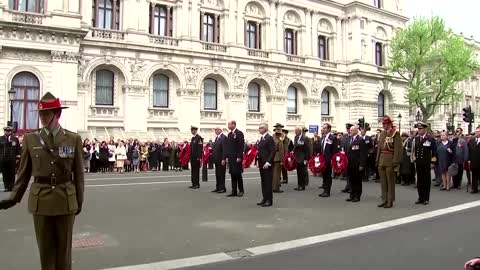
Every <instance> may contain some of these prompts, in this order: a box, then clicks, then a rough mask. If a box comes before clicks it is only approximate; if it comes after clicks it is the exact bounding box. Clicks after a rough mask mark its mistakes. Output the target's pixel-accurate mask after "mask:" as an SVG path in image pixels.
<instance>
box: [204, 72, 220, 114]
mask: <svg viewBox="0 0 480 270" xmlns="http://www.w3.org/2000/svg"><path fill="white" fill-rule="evenodd" d="M207 81H212V82H215V93H207V92H206V91H205V89H207V88H206V87H205V83H206V82H207ZM207 94H208V95H212V96H213V95H214V96H215V107H210V108H207V107H206V104H205V96H206V95H207ZM203 109H204V110H206V111H216V110H218V82H217V80H215V79H212V78H205V79H204V80H203Z"/></svg>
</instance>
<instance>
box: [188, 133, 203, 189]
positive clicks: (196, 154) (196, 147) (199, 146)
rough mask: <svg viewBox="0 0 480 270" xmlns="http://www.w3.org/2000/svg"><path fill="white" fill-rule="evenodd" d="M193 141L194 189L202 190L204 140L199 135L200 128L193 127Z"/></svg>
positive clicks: (191, 150)
mask: <svg viewBox="0 0 480 270" xmlns="http://www.w3.org/2000/svg"><path fill="white" fill-rule="evenodd" d="M190 131H191V132H192V135H193V137H192V140H191V141H190V164H191V165H192V173H191V175H192V186H191V187H190V188H192V189H199V188H200V163H201V160H202V154H203V138H202V137H201V136H200V135H198V127H194V126H192V127H191V128H190Z"/></svg>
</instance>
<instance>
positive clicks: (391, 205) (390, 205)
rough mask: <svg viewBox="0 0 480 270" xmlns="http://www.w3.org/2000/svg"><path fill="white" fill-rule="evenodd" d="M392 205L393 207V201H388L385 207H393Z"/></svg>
mask: <svg viewBox="0 0 480 270" xmlns="http://www.w3.org/2000/svg"><path fill="white" fill-rule="evenodd" d="M392 207H393V203H387V204H385V206H384V207H383V208H392Z"/></svg>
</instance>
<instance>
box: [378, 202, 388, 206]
mask: <svg viewBox="0 0 480 270" xmlns="http://www.w3.org/2000/svg"><path fill="white" fill-rule="evenodd" d="M385 205H387V203H386V202H384V203H381V204H379V205H377V206H378V207H385Z"/></svg>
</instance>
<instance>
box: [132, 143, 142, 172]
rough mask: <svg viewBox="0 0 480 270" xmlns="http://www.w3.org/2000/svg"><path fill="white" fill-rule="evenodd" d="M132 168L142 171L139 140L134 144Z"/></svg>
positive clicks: (135, 170)
mask: <svg viewBox="0 0 480 270" xmlns="http://www.w3.org/2000/svg"><path fill="white" fill-rule="evenodd" d="M131 165H132V170H133V171H134V172H137V173H138V172H140V144H139V142H138V141H137V140H135V141H134V142H133V145H132V164H131Z"/></svg>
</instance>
